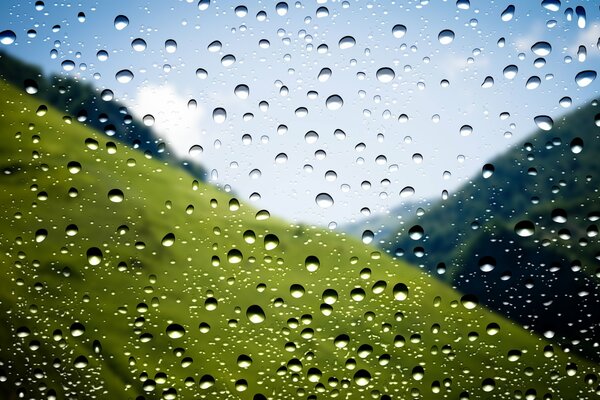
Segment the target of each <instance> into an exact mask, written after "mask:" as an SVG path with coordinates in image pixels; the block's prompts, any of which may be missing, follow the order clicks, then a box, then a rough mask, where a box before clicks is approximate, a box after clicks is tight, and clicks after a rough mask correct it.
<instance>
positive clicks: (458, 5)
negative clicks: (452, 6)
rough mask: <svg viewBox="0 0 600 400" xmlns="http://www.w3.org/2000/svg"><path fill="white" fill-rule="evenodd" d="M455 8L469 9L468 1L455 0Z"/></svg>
mask: <svg viewBox="0 0 600 400" xmlns="http://www.w3.org/2000/svg"><path fill="white" fill-rule="evenodd" d="M456 8H458V9H459V10H468V9H469V8H471V2H470V0H456Z"/></svg>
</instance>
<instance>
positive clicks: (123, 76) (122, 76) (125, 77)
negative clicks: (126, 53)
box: [115, 69, 133, 83]
mask: <svg viewBox="0 0 600 400" xmlns="http://www.w3.org/2000/svg"><path fill="white" fill-rule="evenodd" d="M115 78H116V79H117V82H119V83H129V82H131V80H132V79H133V72H131V71H130V70H128V69H122V70H120V71H119V72H117V73H116V74H115Z"/></svg>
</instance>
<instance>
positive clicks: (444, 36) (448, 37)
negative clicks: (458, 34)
mask: <svg viewBox="0 0 600 400" xmlns="http://www.w3.org/2000/svg"><path fill="white" fill-rule="evenodd" d="M438 40H439V42H440V43H441V44H443V45H448V44H450V43H452V42H453V41H454V32H453V31H451V30H450V29H444V30H443V31H441V32H440V33H439V34H438Z"/></svg>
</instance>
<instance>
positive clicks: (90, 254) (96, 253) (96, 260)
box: [86, 247, 102, 266]
mask: <svg viewBox="0 0 600 400" xmlns="http://www.w3.org/2000/svg"><path fill="white" fill-rule="evenodd" d="M86 256H87V260H88V263H89V264H90V265H91V266H96V265H98V264H100V263H101V262H102V250H100V249H99V248H97V247H90V248H89V249H87V252H86Z"/></svg>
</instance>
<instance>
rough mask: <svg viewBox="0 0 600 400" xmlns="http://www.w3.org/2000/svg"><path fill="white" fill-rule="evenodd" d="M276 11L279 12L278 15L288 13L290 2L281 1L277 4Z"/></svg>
mask: <svg viewBox="0 0 600 400" xmlns="http://www.w3.org/2000/svg"><path fill="white" fill-rule="evenodd" d="M275 11H276V12H277V15H279V16H284V15H286V14H287V12H288V4H287V3H286V2H285V1H280V2H279V3H277V5H276V6H275Z"/></svg>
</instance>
